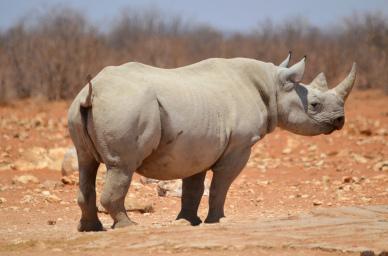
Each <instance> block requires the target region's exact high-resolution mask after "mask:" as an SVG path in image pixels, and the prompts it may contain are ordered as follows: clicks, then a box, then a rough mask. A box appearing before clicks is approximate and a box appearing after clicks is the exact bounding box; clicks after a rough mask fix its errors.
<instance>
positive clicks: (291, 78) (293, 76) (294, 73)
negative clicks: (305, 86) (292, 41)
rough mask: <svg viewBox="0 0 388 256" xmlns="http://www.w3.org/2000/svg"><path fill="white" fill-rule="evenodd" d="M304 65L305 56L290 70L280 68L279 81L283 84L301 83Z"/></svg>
mask: <svg viewBox="0 0 388 256" xmlns="http://www.w3.org/2000/svg"><path fill="white" fill-rule="evenodd" d="M305 64H306V56H304V57H303V59H302V60H301V61H299V62H298V63H296V64H294V65H293V66H291V67H290V68H282V69H281V71H280V73H279V79H280V81H281V82H282V83H283V84H287V83H299V82H300V81H302V78H303V75H304V68H305Z"/></svg>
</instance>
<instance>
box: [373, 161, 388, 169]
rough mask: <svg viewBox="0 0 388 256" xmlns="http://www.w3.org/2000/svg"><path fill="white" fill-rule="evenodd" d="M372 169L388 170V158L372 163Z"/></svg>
mask: <svg viewBox="0 0 388 256" xmlns="http://www.w3.org/2000/svg"><path fill="white" fill-rule="evenodd" d="M373 170H374V171H388V160H385V161H381V162H377V163H375V164H374V165H373Z"/></svg>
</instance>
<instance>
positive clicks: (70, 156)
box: [61, 147, 78, 176]
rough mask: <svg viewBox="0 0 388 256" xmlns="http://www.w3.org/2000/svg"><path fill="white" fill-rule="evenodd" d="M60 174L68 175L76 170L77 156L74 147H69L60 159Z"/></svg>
mask: <svg viewBox="0 0 388 256" xmlns="http://www.w3.org/2000/svg"><path fill="white" fill-rule="evenodd" d="M61 172H62V176H69V175H70V174H72V173H74V172H78V158H77V151H76V150H75V147H71V148H69V149H68V150H67V151H66V153H65V155H64V157H63V161H62V167H61Z"/></svg>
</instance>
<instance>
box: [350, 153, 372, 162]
mask: <svg viewBox="0 0 388 256" xmlns="http://www.w3.org/2000/svg"><path fill="white" fill-rule="evenodd" d="M352 157H353V159H354V160H355V161H356V162H357V163H360V164H366V163H368V159H367V158H366V157H364V156H362V155H359V154H353V155H352Z"/></svg>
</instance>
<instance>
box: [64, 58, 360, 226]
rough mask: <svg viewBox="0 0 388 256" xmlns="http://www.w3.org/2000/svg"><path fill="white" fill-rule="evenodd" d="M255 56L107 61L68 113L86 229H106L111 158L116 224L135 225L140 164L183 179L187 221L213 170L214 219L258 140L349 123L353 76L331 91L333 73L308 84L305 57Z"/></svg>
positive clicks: (147, 172)
mask: <svg viewBox="0 0 388 256" xmlns="http://www.w3.org/2000/svg"><path fill="white" fill-rule="evenodd" d="M290 57H291V56H290V55H289V56H288V57H287V59H286V60H285V61H284V62H282V64H281V65H279V66H276V65H274V64H271V63H264V62H260V61H257V60H253V59H245V58H235V59H216V58H215V59H208V60H204V61H201V62H199V63H196V64H193V65H189V66H186V67H182V68H177V69H160V68H155V67H151V66H147V65H143V64H140V63H127V64H124V65H121V66H117V67H107V68H105V69H103V70H102V71H101V72H100V73H99V74H98V75H97V76H96V77H95V78H94V79H93V80H92V81H91V82H90V83H89V86H86V87H85V88H84V89H83V90H82V91H81V92H80V93H79V94H78V96H77V97H76V98H75V100H74V101H73V103H72V105H71V107H70V109H69V114H68V119H69V130H70V135H71V138H72V140H73V142H74V145H75V147H76V149H77V155H78V161H79V163H78V164H79V170H80V191H79V195H78V204H79V206H80V208H81V211H82V216H81V220H80V224H79V226H78V229H79V230H80V231H98V230H102V229H103V227H102V225H101V222H100V221H99V219H98V216H97V210H96V192H95V178H96V172H97V168H98V166H99V164H100V163H105V164H106V166H107V169H108V171H107V176H106V182H105V186H104V190H103V193H102V195H101V204H102V205H103V206H104V207H105V208H106V210H107V211H108V212H109V214H110V215H111V217H112V218H113V221H114V222H113V226H112V227H113V228H116V227H125V226H128V225H131V224H133V222H132V221H131V220H130V219H129V218H128V216H127V214H126V211H125V208H124V199H125V196H126V193H127V191H128V188H129V185H130V182H131V178H132V175H133V173H134V172H138V173H139V174H141V175H143V176H146V177H149V178H154V179H160V180H168V179H177V178H181V179H182V180H183V184H182V208H181V211H180V213H179V214H178V217H177V218H178V219H181V218H182V219H186V220H188V221H190V223H191V224H192V225H198V224H200V223H201V220H200V219H199V217H198V216H197V210H198V206H199V202H200V200H201V197H202V194H203V191H204V179H205V175H206V171H207V170H212V171H213V179H212V183H211V187H210V196H209V213H208V216H207V218H206V220H205V222H206V223H214V222H218V221H219V219H220V218H222V217H224V202H225V197H226V194H227V191H228V189H229V187H230V185H231V183H232V182H233V180H234V179H235V178H236V177H237V175H238V174H239V173H240V172H241V170H242V169H243V167H244V166H245V164H246V162H247V161H248V159H249V155H250V152H251V147H252V146H253V145H254V144H255V143H256V142H257V141H259V140H260V139H262V138H263V137H264V136H265V135H266V134H267V133H270V132H272V131H273V130H274V129H275V127H277V126H280V127H282V128H284V129H286V130H289V131H291V132H294V133H298V134H302V135H317V134H323V133H324V134H328V133H331V132H332V131H334V130H335V129H341V128H342V126H343V122H344V100H345V99H346V97H347V95H348V94H349V92H350V90H351V87H352V86H353V83H354V78H355V65H354V67H353V69H352V72H351V74H350V75H349V77H348V78H346V79H345V80H344V81H343V82H342V83H341V84H340V85H338V86H337V87H336V88H335V89H332V90H328V89H327V84H326V80H325V79H324V75H323V74H320V75H318V77H317V78H316V79H314V81H313V82H312V83H311V84H310V85H309V86H306V85H303V84H301V83H300V81H301V79H302V77H303V73H304V67H305V59H302V60H301V61H300V62H298V63H297V64H295V65H293V66H292V67H290V68H287V66H288V62H289V60H290Z"/></svg>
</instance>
